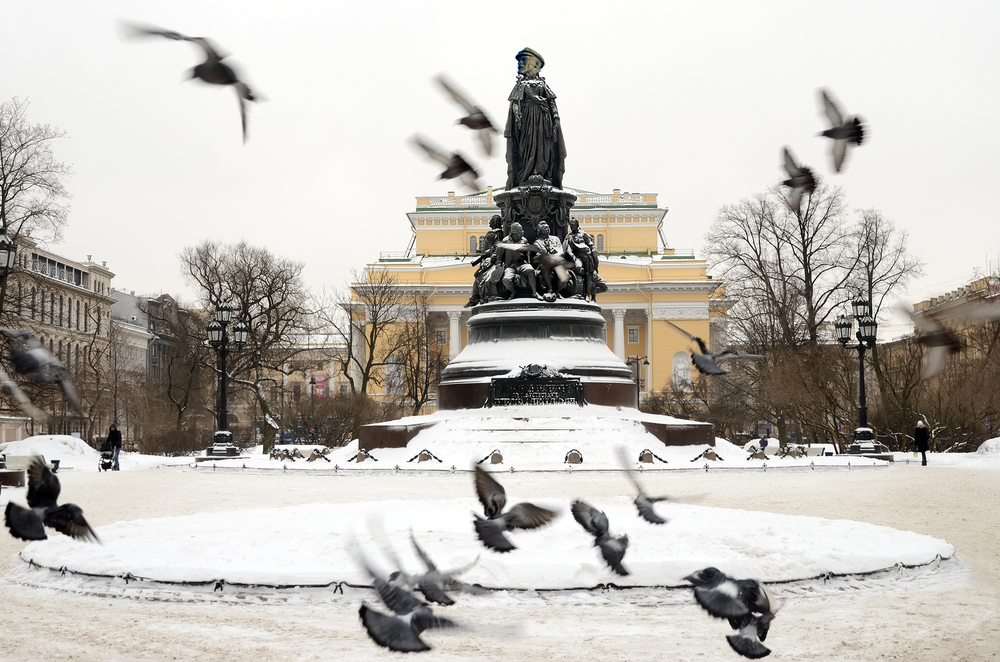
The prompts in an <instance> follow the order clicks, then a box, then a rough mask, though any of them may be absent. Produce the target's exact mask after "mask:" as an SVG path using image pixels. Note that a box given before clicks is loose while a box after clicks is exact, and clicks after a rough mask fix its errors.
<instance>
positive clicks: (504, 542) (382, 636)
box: [356, 448, 778, 659]
mask: <svg viewBox="0 0 1000 662" xmlns="http://www.w3.org/2000/svg"><path fill="white" fill-rule="evenodd" d="M618 453H619V461H620V462H621V464H622V466H623V468H624V469H625V475H626V476H628V478H629V480H630V482H631V483H632V486H633V487H634V489H635V492H636V494H637V495H636V497H635V499H634V501H633V503H635V507H636V510H637V511H638V513H639V516H640V517H641V518H642V519H644V520H645V521H647V522H649V523H650V524H666V523H667V521H668V520H666V519H665V518H663V517H662V516H660V515H659V514H658V513H657V512H656V510H655V509H654V504H655V503H657V502H660V501H666V500H667V497H665V496H659V497H652V496H649V495H648V494H647V493H646V492H645V490H643V488H642V485H641V484H640V483H639V481H638V480H637V479H636V476H635V472H634V470H633V469H632V468H631V467H630V466H629V463H628V459H627V458H626V457H625V454H624V450H623V449H620V448H619V449H618ZM474 472H475V487H476V496H477V497H478V498H479V502H480V503H481V504H482V506H483V515H484V516H485V517H481V516H479V515H478V514H474V518H475V519H474V520H473V527H474V529H475V531H476V534H477V536H478V537H479V540H480V541H481V542H482V543H483V545H484V546H485V547H486V548H487V549H490V550H493V551H495V552H500V553H509V552H512V551H514V550H515V549H517V547H516V546H515V545H514V543H512V542H511V540H510V538H508V536H507V535H506V534H507V533H508V532H510V531H514V530H517V529H522V530H529V529H536V528H539V527H542V526H544V525H546V524H548V523H549V522H551V521H552V520H553V519H555V517H556V516H557V513H556V512H555V511H553V510H549V509H547V508H543V507H541V506H537V505H535V504H533V503H530V502H527V501H523V502H519V503H516V504H514V505H511V506H510V507H508V505H507V493H506V490H504V488H503V486H502V485H501V484H500V483H499V482H498V481H497V480H496V478H494V477H493V476H492V475H491V474H489V473H488V472H487V471H485V470H484V469H482V468H481V467H479V466H478V465H476V466H475V467H474ZM570 512H572V514H573V518H574V519H575V520H576V521H577V523H579V524H580V526H581V527H583V529H584V531H586V532H587V533H588V534H590V535H591V536H593V538H594V546H595V547H597V548H598V549H599V550H600V554H601V557H602V558H603V560H604V562H605V564H607V566H608V568H610V569H611V570H612V571H613V572H615V573H616V574H618V575H622V576H625V575H628V574H629V571H628V569H627V568H626V567H625V566H624V565H623V561H624V558H625V553H626V551H627V550H628V544H629V540H628V535H625V534H622V535H617V536H616V535H613V534H612V533H611V530H610V524H609V522H608V516H607V515H606V514H605V513H604V511H602V510H598V509H597V508H595V507H594V506H592V505H590V504H589V503H587V502H585V501H583V500H581V499H577V500H574V501H573V502H572V503H571V504H570ZM410 539H411V542H412V543H413V547H414V549H415V551H416V553H417V556H418V557H419V558H420V559H421V560H422V562H423V564H424V566H425V568H426V570H425V571H424V572H422V573H420V574H417V575H410V574H407V573H405V572H403V571H402V569H401V568H402V565H401V564H400V562H399V559H398V558H396V556H395V555H394V553H391V552H389V555H390V558H391V559H392V561H393V563H394V564H395V566H396V567H397V568H399V569H398V570H396V571H394V572H392V573H391V574H389V575H387V576H383V574H381V573H379V572H378V571H377V570H375V569H374V568H373V567H372V564H371V563H370V562H369V561H368V560H367V559H366V558H364V557H363V556H362V555H361V554H360V553H356V558H357V559H358V563H359V565H361V566H362V567H363V568H364V569H365V571H366V572H367V573H368V575H369V576H370V577H371V579H372V583H373V587H374V589H375V592H376V593H377V594H378V596H379V598H380V599H381V601H382V603H383V604H384V605H385V606H386V607H387V608H388V609H389V610H390V611H391V612H392V613H391V614H386V613H382V612H380V611H378V610H376V609H374V608H372V607H371V606H369V605H368V604H362V605H361V608H360V610H359V615H360V617H361V623H362V625H363V626H364V628H365V630H366V632H367V633H368V636H369V637H371V639H372V641H374V642H375V643H376V644H378V645H379V646H382V647H384V648H388V649H389V650H392V651H397V652H418V651H426V650H430V646H429V645H428V644H427V643H426V642H425V641H424V640H423V639H421V637H420V635H421V634H422V633H423V632H424V631H426V630H430V629H452V628H462V627H463V626H462V625H461V624H459V623H457V622H455V621H453V620H451V619H448V618H443V617H441V616H438V615H436V614H435V613H434V611H433V609H432V607H431V605H430V604H429V603H435V604H438V605H452V604H454V603H455V601H454V599H453V598H452V597H451V596H450V595H448V592H449V591H454V590H461V591H464V592H471V593H475V592H477V589H479V587H478V586H477V585H470V584H465V583H463V582H461V581H460V580H458V579H457V577H458V576H459V575H461V574H462V573H463V572H465V571H467V570H469V569H470V568H472V567H473V566H474V565H475V564H476V563H477V562H478V558H477V559H476V560H475V561H473V562H472V563H471V564H469V565H467V566H465V567H463V568H459V569H456V570H453V571H450V572H441V571H440V570H438V568H437V566H436V565H435V564H434V562H433V561H432V560H431V559H430V557H429V556H428V555H427V553H426V552H425V551H424V550H423V549H422V548H421V547H420V545H419V544H418V543H417V541H416V538H415V537H414V536H413V533H412V531H411V533H410ZM684 579H685V581H688V582H690V583H691V585H692V587H693V588H694V597H695V600H696V601H697V602H698V604H699V605H701V606H702V607H703V608H704V609H705V611H707V612H708V613H709V614H710V615H711V616H713V617H715V618H721V619H728V621H729V624H730V626H731V627H732V628H733V629H734V630H736V634H732V635H729V636H727V637H726V640H727V641H728V642H729V645H730V646H731V647H732V649H733V650H734V651H736V652H737V653H739V654H740V655H742V656H744V657H748V658H751V659H758V658H762V657H765V656H767V655H768V654H770V652H771V651H770V649H768V648H767V647H766V646H764V644H763V643H762V642H763V641H764V640H765V639H766V638H767V633H768V630H769V629H770V624H771V621H772V620H774V616H775V613H776V612H777V610H778V601H777V600H776V599H775V598H774V596H773V594H772V593H771V592H770V590H769V589H768V588H767V587H766V586H765V585H764V584H762V583H760V582H759V581H757V580H755V579H734V578H732V577H728V576H727V575H725V574H724V573H723V572H722V571H720V570H719V569H718V568H713V567H709V568H705V569H703V570H698V571H696V572H694V573H692V574H691V575H689V576H687V577H685V578H684ZM415 591H419V592H420V593H421V594H422V595H423V596H424V598H425V599H426V601H425V600H422V599H420V598H419V597H417V596H416V595H415V594H414V592H415Z"/></svg>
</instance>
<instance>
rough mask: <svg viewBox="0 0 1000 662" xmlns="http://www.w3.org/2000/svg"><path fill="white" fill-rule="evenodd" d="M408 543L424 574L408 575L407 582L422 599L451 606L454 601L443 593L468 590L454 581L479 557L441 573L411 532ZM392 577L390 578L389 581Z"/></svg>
mask: <svg viewBox="0 0 1000 662" xmlns="http://www.w3.org/2000/svg"><path fill="white" fill-rule="evenodd" d="M410 542H411V543H413V550H414V551H415V552H416V553H417V556H419V557H420V560H421V561H422V562H423V564H424V567H425V568H426V571H425V572H422V573H420V574H417V575H410V576H409V581H410V582H412V585H413V586H415V587H416V588H417V589H418V590H419V591H420V592H421V593H423V594H424V597H425V598H427V599H428V600H430V601H431V602H436V603H438V604H441V605H453V604H455V601H454V600H452V599H451V597H450V596H449V595H448V594H447V593H446V592H445V591H447V590H455V589H458V590H469V589H470V588H471V586H470V585H468V584H466V583H465V582H462V581H460V580H458V579H456V578H457V577H458V576H459V575H461V574H463V573H465V572H468V571H469V570H470V569H472V568H473V567H474V566H475V565H476V564H477V563H479V557H476V558H475V559H474V560H473V561H472V562H471V563H468V564H466V565H464V566H462V567H460V568H455V569H454V570H449V571H447V572H442V571H440V570H438V568H437V566H436V565H435V564H434V561H432V560H431V557H430V556H428V555H427V552H426V551H424V549H423V548H422V547H421V546H420V545H419V544H418V543H417V538H416V537H415V536H414V535H413V531H410ZM391 579H392V577H391V576H390V580H391Z"/></svg>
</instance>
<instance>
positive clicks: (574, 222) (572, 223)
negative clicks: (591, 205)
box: [569, 216, 580, 232]
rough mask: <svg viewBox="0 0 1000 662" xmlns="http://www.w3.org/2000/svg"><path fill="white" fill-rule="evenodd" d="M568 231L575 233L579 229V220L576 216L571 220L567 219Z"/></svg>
mask: <svg viewBox="0 0 1000 662" xmlns="http://www.w3.org/2000/svg"><path fill="white" fill-rule="evenodd" d="M569 229H570V230H572V231H573V232H576V231H577V230H579V229H580V219H578V218H577V217H576V216H573V217H572V218H570V219H569Z"/></svg>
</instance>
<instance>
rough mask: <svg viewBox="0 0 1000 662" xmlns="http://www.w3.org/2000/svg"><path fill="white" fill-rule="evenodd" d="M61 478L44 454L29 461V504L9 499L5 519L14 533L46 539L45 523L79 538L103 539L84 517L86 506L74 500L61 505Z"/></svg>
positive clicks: (20, 536) (32, 538)
mask: <svg viewBox="0 0 1000 662" xmlns="http://www.w3.org/2000/svg"><path fill="white" fill-rule="evenodd" d="M60 489H61V487H60V485H59V479H58V478H57V477H56V475H55V474H54V473H52V471H51V470H50V469H49V468H48V467H47V466H45V463H44V462H42V458H40V457H37V456H36V457H34V458H32V460H31V464H29V465H28V506H29V507H28V508H22V507H21V506H19V505H17V504H15V503H14V502H12V501H11V502H8V503H7V510H6V512H5V523H6V524H7V528H8V529H10V534H11V535H12V536H14V537H15V538H19V539H21V540H45V539H47V538H48V536H47V535H45V527H46V526H48V527H50V528H53V529H55V530H56V531H58V532H59V533H62V534H65V535H67V536H71V537H73V538H76V539H78V540H92V541H94V542H101V540H100V538H98V537H97V534H96V533H94V530H93V529H92V528H90V525H89V524H87V520H86V519H84V517H83V510H81V509H80V506H77V505H76V504H73V503H64V504H63V505H61V506H60V505H57V504H56V502H57V500H58V499H59V491H60Z"/></svg>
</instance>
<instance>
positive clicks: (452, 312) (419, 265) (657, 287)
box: [359, 188, 729, 395]
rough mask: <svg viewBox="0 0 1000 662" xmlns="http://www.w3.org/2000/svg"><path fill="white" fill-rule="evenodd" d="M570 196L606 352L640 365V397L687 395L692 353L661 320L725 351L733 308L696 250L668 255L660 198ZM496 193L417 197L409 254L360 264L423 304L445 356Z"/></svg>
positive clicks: (453, 350)
mask: <svg viewBox="0 0 1000 662" xmlns="http://www.w3.org/2000/svg"><path fill="white" fill-rule="evenodd" d="M566 190H567V191H570V192H572V193H574V194H575V195H576V196H577V202H576V204H575V205H574V207H573V209H572V216H573V217H575V218H577V219H578V220H579V221H580V227H581V229H582V230H584V231H585V232H587V233H589V234H591V235H592V236H593V237H594V243H595V246H596V248H597V251H598V252H599V253H600V257H601V263H600V274H601V276H602V278H603V279H604V280H605V282H606V283H607V284H608V291H607V292H605V293H603V294H599V295H598V296H597V303H598V304H599V305H600V307H601V310H602V313H603V316H604V319H605V322H606V323H607V327H606V330H607V342H608V347H609V348H610V349H611V350H612V351H613V352H614V353H615V354H617V355H618V356H619V357H620V358H621V359H622V360H623V361H626V360H628V359H630V358H631V357H639V361H638V363H640V364H642V365H641V370H642V372H641V375H640V390H641V393H642V394H643V395H648V394H650V393H654V392H664V391H669V392H674V391H675V390H680V391H683V390H685V388H686V385H687V384H689V383H690V380H691V379H692V374H691V358H690V354H689V353H688V352H689V351H690V350H691V349H693V348H695V347H694V345H693V343H691V342H690V341H689V340H688V339H687V338H686V337H684V336H683V334H681V333H680V332H678V331H677V330H676V329H674V328H673V327H671V326H670V324H668V323H667V322H668V321H670V322H673V323H674V324H677V325H678V326H680V327H682V328H683V329H685V330H687V331H689V332H690V333H692V334H694V335H696V336H698V337H700V338H702V339H704V340H705V342H706V344H709V346H711V347H713V348H716V347H720V346H722V345H724V344H725V337H726V319H727V318H726V311H727V310H728V308H729V302H728V301H727V300H726V299H725V288H724V286H723V283H722V281H720V280H716V279H713V278H712V277H711V276H710V275H709V274H708V273H707V265H706V263H705V261H704V260H702V259H698V258H696V257H695V255H694V251H692V250H682V249H676V248H671V247H669V245H668V244H667V242H666V240H665V235H664V219H665V217H666V215H667V211H668V210H667V209H666V208H664V207H660V206H659V205H658V202H657V194H655V193H628V192H624V193H623V192H621V191H620V190H618V189H615V190H614V191H612V192H611V193H594V192H591V191H583V190H578V189H570V188H567V189H566ZM496 192H497V193H499V192H500V189H497V190H496ZM493 195H494V189H492V188H488V189H487V190H486V191H485V192H484V193H478V194H476V195H468V196H459V195H455V194H454V193H449V194H448V195H447V196H440V197H432V196H421V197H418V198H417V199H416V207H415V209H414V210H413V211H411V212H409V213H408V214H407V219H408V221H409V223H410V228H411V230H412V232H413V237H412V240H411V243H410V248H409V250H408V251H406V252H403V253H391V252H387V253H382V254H381V256H380V258H379V260H378V262H373V263H370V264H368V265H367V266H366V271H367V272H371V271H373V270H385V271H387V272H389V273H390V274H392V276H393V277H394V278H395V279H396V281H397V282H398V283H399V285H400V286H402V287H403V288H405V289H411V290H412V291H413V292H415V293H420V294H421V295H424V296H426V297H427V298H428V300H429V302H430V314H431V324H432V326H433V327H434V331H435V332H434V339H435V343H437V344H438V345H442V346H445V347H446V349H447V355H448V356H449V357H450V358H454V357H455V356H457V355H458V353H459V352H460V351H461V350H462V348H463V347H465V344H466V342H467V330H466V327H465V325H466V322H467V321H468V319H469V309H468V308H465V307H464V306H465V304H466V303H467V302H468V300H469V296H470V295H471V292H472V282H473V274H474V273H475V270H476V266H475V265H474V264H473V261H474V260H475V259H476V258H477V257H478V256H479V248H480V247H481V246H482V242H483V237H484V236H485V235H486V233H487V231H488V230H489V220H490V218H491V217H492V216H493V215H494V214H498V213H500V210H499V208H498V207H497V206H496V205H495V204H494V201H493ZM359 313H360V311H359ZM360 314H363V313H360ZM359 321H360V320H359ZM644 361H648V362H649V365H648V366H647V365H645V364H644Z"/></svg>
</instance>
